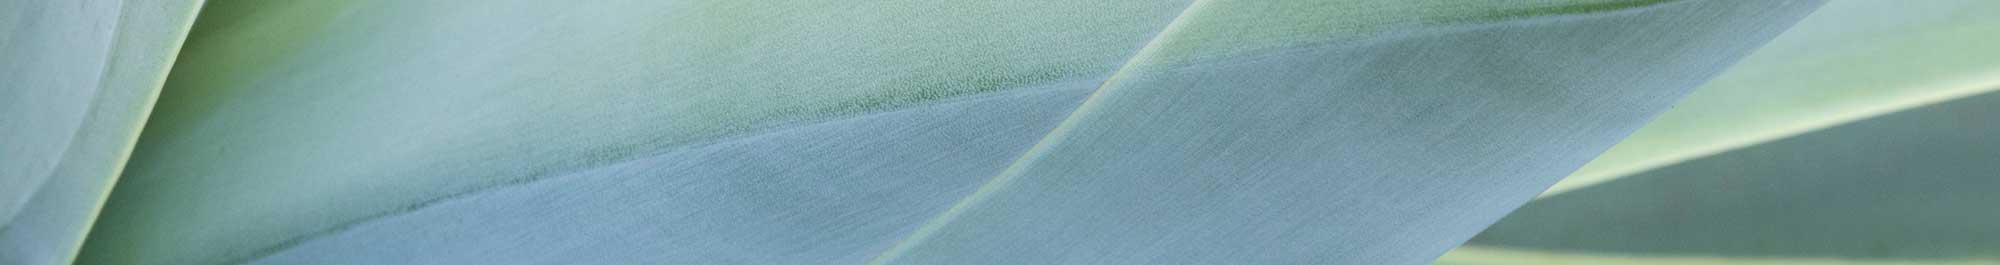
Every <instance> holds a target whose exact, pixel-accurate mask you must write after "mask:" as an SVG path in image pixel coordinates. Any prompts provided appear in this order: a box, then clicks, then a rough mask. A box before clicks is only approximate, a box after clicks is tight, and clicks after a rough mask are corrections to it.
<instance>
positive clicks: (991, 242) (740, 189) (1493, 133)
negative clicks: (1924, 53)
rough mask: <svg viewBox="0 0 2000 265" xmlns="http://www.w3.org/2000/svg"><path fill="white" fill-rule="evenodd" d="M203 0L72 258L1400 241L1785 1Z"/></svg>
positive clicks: (1772, 17)
mask: <svg viewBox="0 0 2000 265" xmlns="http://www.w3.org/2000/svg"><path fill="white" fill-rule="evenodd" d="M211 5H212V8H210V9H209V10H211V11H210V12H207V13H204V14H203V17H204V18H208V17H211V16H213V17H218V18H220V19H215V20H208V19H204V20H202V21H201V24H199V25H197V26H196V30H195V33H194V35H193V37H191V39H190V41H189V48H188V50H187V51H186V56H185V57H186V59H185V60H184V61H183V62H182V63H181V64H179V65H178V66H177V67H176V68H175V70H174V73H173V74H172V76H171V78H170V79H169V81H168V85H167V88H166V92H165V93H164V95H163V96H162V98H161V103H160V108H159V110H158V115H156V117H155V121H156V122H154V123H153V124H151V125H149V126H148V127H147V131H146V134H145V135H144V137H143V139H142V140H141V142H140V146H139V149H138V151H137V153H135V155H134V156H133V159H134V162H133V164H132V166H131V167H130V168H129V169H128V172H129V173H128V174H126V176H125V178H124V179H123V180H121V183H120V185H121V189H120V190H119V191H118V192H117V193H115V194H113V195H112V196H113V203H112V204H110V205H108V206H107V207H108V209H107V214H106V216H105V217H104V218H103V219H102V220H100V222H101V223H102V225H100V226H98V229H96V230H95V231H94V234H93V237H92V239H91V241H90V242H89V244H88V245H87V246H86V250H85V253H84V254H85V256H84V260H83V262H84V263H93V264H96V263H107V264H123V263H161V264H211V263H239V262H240V263H277V264H286V263H299V262H308V261H312V262H319V261H342V262H352V263H462V262H473V263H479V262H494V263H612V264H616V263H633V262H640V261H671V262H679V263H752V264H756V263H810V262H825V261H831V262H845V263H860V262H866V261H871V260H872V261H874V262H878V263H898V264H935V263H948V264H949V263H965V262H968V261H967V259H972V260H984V261H985V262H997V263H1097V262H1114V261H1116V262H1132V263H1147V262H1164V263H1218V262H1219V263H1241V262H1253V263H1256V262H1311V261H1321V262H1365V263H1421V262H1424V261H1428V260H1429V259H1430V258H1431V257H1434V256H1436V255H1438V253H1441V252H1443V251H1444V250H1445V249H1448V248H1450V247H1451V246H1452V245H1456V244H1457V243H1458V242H1460V241H1463V240H1464V239H1465V238H1467V237H1470V236H1471V235H1472V233H1474V232H1476V231H1477V230H1478V229H1479V228H1481V227H1483V226H1484V225H1485V224H1488V223H1490V222H1492V221H1494V220H1496V219H1498V218H1499V217H1500V215H1501V214H1502V213H1504V212H1506V211H1507V210H1508V209H1511V208H1513V207H1515V206H1518V205H1519V204H1520V203H1522V202H1524V201H1525V200H1527V199H1528V198H1530V197H1532V195H1533V194H1534V192H1536V191H1539V190H1540V189H1541V188H1543V187H1545V186H1546V185H1548V184H1549V183H1551V182H1553V181H1554V178H1556V177H1557V176H1561V175H1563V174H1564V173H1567V172H1569V170H1571V169H1574V168H1576V167H1577V166H1580V165H1582V164H1583V163H1584V162H1586V161H1588V160H1589V159H1590V158H1591V157H1593V156H1595V155H1596V154H1597V153H1598V152H1600V151H1602V150H1603V149H1604V148H1607V147H1609V146H1610V145H1611V144H1612V143H1614V142H1616V141H1617V140H1618V139H1619V138H1622V137H1624V136H1625V135H1626V134H1628V133H1629V132H1631V131H1632V130H1634V129H1636V128H1638V126H1639V125H1640V124H1642V123H1644V121H1645V120H1647V119H1648V118H1649V117H1651V116H1652V115H1654V114H1656V113H1658V112H1659V111H1662V110H1664V109H1665V108H1666V107H1667V106H1668V105H1669V104H1670V103H1671V102H1672V101H1673V100H1674V99H1677V98H1679V97H1680V95H1683V94H1684V93H1686V91H1688V89H1690V88H1693V87H1695V86H1696V85H1697V84H1700V83H1701V82H1703V81H1704V80H1707V79H1708V78H1709V77H1711V76H1712V75H1713V74H1715V73H1716V72H1717V71H1720V70H1721V69H1722V68H1723V67H1724V66H1727V65H1729V64H1731V63H1733V62H1735V61H1736V59H1737V58H1739V57H1740V56H1742V55H1743V54H1745V53H1747V52H1748V51H1749V50H1750V49H1751V48H1754V47H1756V46H1758V45H1760V44H1761V43H1762V42H1763V41H1764V40H1766V39H1768V38H1769V37H1770V36H1772V35H1775V34H1776V33H1777V32H1778V31H1779V30H1780V29H1783V28H1784V27H1786V26H1787V25H1789V24H1790V23H1791V21H1792V20H1795V19H1797V18H1798V17H1800V16H1803V15H1804V14H1805V13H1806V12H1808V11H1810V10H1811V9H1812V8H1813V6H1815V5H1816V3H1814V2H1732V1H1678V2H1660V1H1515V2H1478V3H1472V4H1457V2H1449V1H1417V2H1402V1H1209V0H1203V1H1198V2H1195V3H1188V2H1178V1H1082V2H1035V1H999V2H981V3H978V4H971V5H966V4H964V3H939V2H931V1H876V2H859V3H856V2H849V1H780V2H770V1H753V2H744V1H610V2H586V3H553V2H542V1H297V2H265V1H226V2H217V3H212V4H211ZM1343 14H1345V15H1343ZM1350 15H1351V16H1350ZM1142 47H1143V48H1142ZM1086 98H1087V99H1086ZM1078 102H1084V103H1081V104H1082V105H1077V104H1078ZM1551 135H1554V136H1560V137H1551ZM1356 154H1369V155H1356ZM1408 209H1428V210H1434V211H1409V210H1408ZM1186 211H1193V212H1192V213H1190V214H1189V215H1185V216H1183V215H1177V214H1178V213H1183V212H1186ZM1256 213H1268V214H1263V215H1259V214H1256ZM1411 220H1415V221H1411ZM1114 221H1116V222H1114ZM1133 224H1137V225H1133ZM392 239H393V240H392ZM1047 242H1062V244H1046V243H1047ZM1132 242H1170V243H1160V244H1134V243H1132ZM982 258H985V259H982Z"/></svg>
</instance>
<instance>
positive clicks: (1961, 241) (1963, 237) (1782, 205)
mask: <svg viewBox="0 0 2000 265" xmlns="http://www.w3.org/2000/svg"><path fill="white" fill-rule="evenodd" d="M1994 115H2000V93H1986V94H1982V95H1979V96H1974V97H1969V98H1964V99H1959V100H1953V101H1948V102H1945V103H1940V104H1935V105H1928V106H1924V107H1920V108H1916V109H1911V110H1906V111H1903V112H1897V113H1894V114H1889V115H1886V116H1880V117H1875V118H1870V119H1866V120H1862V121H1858V122H1853V123H1848V124H1843V125H1840V126H1835V127H1832V128H1828V129H1824V130H1818V131H1813V132H1810V133H1806V134H1801V135H1798V136H1793V137H1789V138H1785V139H1781V140H1777V141H1772V142H1768V143H1763V144H1759V145H1755V146H1751V147H1748V148H1743V149H1738V150H1732V151H1729V152H1724V153H1721V154H1716V155H1712V156H1708V157H1703V158H1699V159H1695V160H1690V161H1687V162H1684V163H1681V164H1676V165H1673V166H1668V167H1663V168H1659V169H1656V170H1652V171H1648V172H1646V173H1641V174H1637V175H1633V176H1628V177H1625V178H1621V179H1619V180H1617V181H1612V182H1607V183H1605V184H1601V185H1597V186H1592V187H1589V188H1584V189H1578V190H1576V191H1572V192H1569V193H1564V194H1561V195H1557V196H1552V197H1548V198H1544V199H1542V200H1538V201H1535V202H1533V203H1530V204H1528V205H1527V206H1526V207H1522V208H1521V209H1520V210H1518V211H1515V212H1514V213H1513V214H1510V215H1508V216H1507V218H1506V219H1503V220H1502V221H1500V222H1499V223H1498V224H1495V225H1494V226H1493V227H1492V228H1490V229H1488V230H1487V231H1485V232H1484V233H1482V234H1480V235H1479V237H1477V238H1474V239H1473V240H1472V242H1471V243H1469V245H1468V246H1471V247H1469V248H1472V249H1473V250H1471V252H1470V254H1460V253H1458V252H1454V254H1453V255H1447V256H1446V258H1445V259H1442V260H1440V262H1439V263H1440V264H1542V263H1543V262H1545V261H1561V260H1566V259H1570V260H1576V259H1582V260H1588V259H1587V258H1589V257H1597V258H1625V259H1637V260H1646V259H1664V260H1701V261H1703V262H1704V263H1705V264H1764V263H1774V262H1793V263H1808V262H1826V263H1828V264H1839V263H1852V264H1945V263H1980V264H1990V263H1992V262H1996V261H2000V260H1996V258H2000V252H1995V250H2000V242H1996V241H1993V240H1992V239H1993V238H2000V228H1996V227H1994V226H1993V225H1992V224H1995V223H2000V212H1995V211H1990V210H1986V209H1988V208H1991V207H1990V206H1992V205H2000V197H1996V196H1992V187H1996V186H2000V178H1994V177H1993V172H2000V164H1995V163H1991V161H2000V153H1996V152H1995V151H1994V150H2000V141H1994V140H1993V139H1992V136H1993V135H2000V124H1994V123H1992V122H1987V121H1989V120H1991V117H1993V116H1994ZM1494 256H1501V257H1505V256H1516V257H1517V258H1519V257H1535V256H1541V257H1538V258H1519V259H1518V260H1515V261H1513V262H1505V261H1507V260H1508V259H1494V260H1489V259H1486V258H1487V257H1494Z"/></svg>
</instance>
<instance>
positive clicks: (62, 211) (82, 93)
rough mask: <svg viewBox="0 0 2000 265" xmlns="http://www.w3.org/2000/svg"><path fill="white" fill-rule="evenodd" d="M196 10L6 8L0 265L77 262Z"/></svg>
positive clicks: (0, 58)
mask: <svg viewBox="0 0 2000 265" xmlns="http://www.w3.org/2000/svg"><path fill="white" fill-rule="evenodd" d="M199 4H200V2H199V1H6V2H4V3H0V80H5V81H0V264H63V263H68V262H69V260H70V259H72V258H74V257H75V256H76V253H77V249H78V248H79V247H80V246H81V245H82V244H83V241H84V235H85V233H86V232H87V231H89V230H90V225H91V224H92V220H93V219H95V217H96V216H97V214H98V209H99V208H100V206H101V205H103V203H104V200H105V196H107V194H108V193H109V192H110V190H111V185H112V183H113V182H115V181H116V179H117V177H118V175H119V171H120V170H121V169H123V168H124V166H125V161H126V157H127V155H128V154H129V153H130V152H131V150H132V147H133V141H134V140H135V139H137V138H138V137H139V129H140V127H141V126H142V124H143V123H145V120H146V118H147V115H148V113H149V112H150V111H151V108H152V105H153V100H154V98H155V97H156V96H157V95H158V94H157V93H158V92H159V89H160V85H161V84H160V83H161V82H162V81H163V80H164V79H165V78H166V77H165V75H166V73H167V69H168V68H169V67H170V66H171V65H172V64H173V59H174V58H175V54H176V53H177V52H178V50H179V49H180V46H181V40H182V39H183V38H184V37H186V34H187V30H188V25H189V24H190V23H192V20H193V19H194V12H195V9H196V8H197V7H198V6H199Z"/></svg>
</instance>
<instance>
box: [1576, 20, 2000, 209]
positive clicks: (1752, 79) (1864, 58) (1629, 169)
mask: <svg viewBox="0 0 2000 265" xmlns="http://www.w3.org/2000/svg"><path fill="white" fill-rule="evenodd" d="M1996 13H2000V2H1994V1H1983V0H1945V1H1836V2H1833V3H1832V4H1829V5H1827V6H1826V7H1825V8H1822V9H1820V10H1819V11H1815V12H1814V13H1813V15H1811V16H1809V17H1807V18H1806V19H1804V20H1802V21H1800V22H1799V24H1798V25H1797V26H1796V27H1794V28H1792V29H1790V30H1787V31H1786V32H1785V33H1784V34H1782V35H1779V37H1778V38H1777V39H1774V40H1772V41H1771V43H1770V44H1769V45H1767V46H1765V47H1764V48H1760V49H1759V50H1758V51H1757V52H1756V53H1754V54H1751V55H1750V56H1749V57H1746V58H1744V59H1743V62H1742V63H1739V64H1737V65H1735V66H1731V68H1730V70H1729V71H1727V72H1724V73H1723V75H1722V76H1718V77H1716V78H1715V80H1713V81H1710V82H1708V83H1707V84H1704V85H1702V87H1701V88H1699V89H1696V90H1695V92H1694V93H1692V94H1689V95H1688V96H1687V99H1684V100H1682V101H1681V103H1680V104H1677V105H1676V107H1675V108H1674V109H1673V110H1671V111H1668V112H1667V113H1664V114H1661V115H1660V117H1659V118H1658V119H1655V120H1654V121H1653V122H1651V123H1648V124H1646V127H1645V128H1642V129H1640V130H1639V131H1638V132H1636V133H1633V134H1632V137H1631V138H1628V139H1626V140H1625V141H1623V142H1619V143H1618V145H1617V146H1614V147H1612V148H1611V150H1609V151H1605V153H1604V155H1603V156H1600V157H1598V158H1597V159H1596V160H1594V161H1591V163H1590V164H1588V165H1585V166H1584V167H1583V168H1582V169H1579V170H1577V172H1576V173H1575V174H1572V175H1571V176H1569V177H1568V178H1565V179H1563V181H1562V182H1559V183H1557V184H1556V185H1555V186H1554V187H1551V188H1549V191H1548V192H1546V193H1544V194H1543V196H1551V195H1555V194H1561V193H1563V192H1567V191H1570V190H1574V189H1577V188H1582V187H1587V186H1590V185H1592V184H1596V183H1600V182H1604V181H1609V180H1613V179H1617V178H1618V177H1622V176H1626V175H1632V174H1638V173H1640V172H1644V171H1646V170H1649V169H1653V168H1658V167H1662V166H1667V165H1672V164H1674V163H1679V162H1681V161H1685V160H1690V159H1697V158H1701V157H1704V156H1707V155H1713V154H1717V153H1721V152H1724V151H1728V150H1731V149H1736V148H1742V147H1746V146H1750V145H1755V144H1758V143H1762V142H1766V141H1771V140H1776V139H1781V138H1785V137H1789V136H1792V135H1798V134H1801V133H1806V132H1810V131H1813V130H1818V129H1822V128H1827V127H1830V126H1834V125H1839V124H1842V123H1847V122H1853V121H1856V120H1860V119H1865V118H1868V117H1873V116H1876V115H1882V114H1885V113H1890V112H1895V111H1898V110H1904V109H1910V108H1915V107H1921V106H1924V105H1928V104H1933V103H1937V102H1942V101H1946V100H1950V99H1954V98H1960V97H1966V96H1971V95H1975V94H1979V93H1984V92H1987V91H1993V90H1994V89H2000V79H1996V78H1995V77H1996V76H2000V50H1996V49H1993V48H1991V47H2000V34H1994V33H1995V32H2000V17H1995V16H1993V15H1992V14H1996Z"/></svg>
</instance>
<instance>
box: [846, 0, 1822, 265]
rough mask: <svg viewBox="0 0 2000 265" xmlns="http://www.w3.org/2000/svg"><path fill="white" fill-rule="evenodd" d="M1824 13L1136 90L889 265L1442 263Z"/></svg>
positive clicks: (1534, 39) (1634, 12)
mask: <svg viewBox="0 0 2000 265" xmlns="http://www.w3.org/2000/svg"><path fill="white" fill-rule="evenodd" d="M1262 3H1263V2H1250V1H1246V2H1231V1H1203V2H1198V3H1197V4H1196V5H1194V7H1192V8H1191V10H1190V11H1188V12H1189V14H1190V16H1192V17H1200V15H1196V14H1201V13H1205V12H1224V13H1225V14H1226V13H1227V12H1233V11H1237V10H1241V9H1239V8H1251V7H1258V6H1260V4H1262ZM1301 4H1302V5H1305V4H1304V3H1303V2H1301ZM1812 6H1813V5H1811V4H1805V3H1791V4H1787V3H1781V2H1732V1H1689V2H1679V3H1674V4H1668V5H1658V6H1650V7H1645V8H1637V9H1630V10H1618V11H1613V12H1603V13H1596V14H1591V15H1585V16H1552V17H1540V18H1536V19H1529V20H1518V21H1506V22H1505V23H1495V24H1487V25H1475V26H1466V27H1460V28H1455V29H1449V30H1442V31H1427V32H1426V31H1419V32H1399V33H1403V34H1385V35H1383V36H1382V38H1380V39H1371V40H1369V41H1364V42H1334V43H1321V44H1318V45H1310V46H1302V47H1297V48H1295V49H1290V50H1283V51H1277V52H1271V53H1268V54H1264V55H1262V56H1256V57H1248V58H1238V59H1235V60H1226V61H1217V62H1211V63H1204V64H1193V65H1186V66H1181V67H1174V68H1167V69H1160V70H1157V71H1136V72H1122V73H1121V75H1119V76H1114V77H1112V80H1111V81H1109V82H1107V83H1106V87H1105V88H1104V89H1103V90H1101V91H1099V92H1098V93H1097V94H1096V95H1094V96H1093V97H1092V98H1091V99H1090V100H1089V101H1086V102H1085V103H1084V104H1083V106H1081V107H1079V109H1078V110H1077V112H1076V113H1075V114H1072V116H1071V117H1070V118H1069V119H1068V120H1066V121H1065V123H1064V124H1063V125H1061V126H1060V127H1058V128H1057V129H1056V131H1055V132H1054V133H1052V134H1051V135H1050V136H1049V137H1048V138H1047V139H1045V140H1043V142H1042V143H1040V144H1039V145H1038V146H1037V147H1036V148H1035V149H1031V150H1030V151H1028V153H1027V154H1026V155H1024V156H1023V157H1022V158H1021V160H1018V161H1016V162H1015V164H1014V165H1013V166H1012V167H1010V168H1009V169H1008V170H1007V172H1005V173H1002V174H1001V175H999V176H998V177H997V178H996V179H995V180H993V181H991V182H989V183H988V184H985V185H983V186H982V187H981V189H980V190H979V191H977V192H975V194H974V195H973V197H969V198H967V199H966V200H965V201H962V202H960V203H959V204H958V205H955V206H954V208H953V209H952V210H951V211H948V212H947V213H946V214H945V215H942V216H940V218H938V219H936V220H933V221H932V222H931V223H929V224H927V225H926V227H925V228H923V229H920V230H918V231H917V233H916V234H914V235H912V236H911V238H909V239H905V240H904V241H902V242H899V245H898V247H897V248H895V249H892V250H891V251H890V252H888V253H884V254H883V257H881V258H878V259H877V260H876V261H875V263H881V264H961V263H978V264H1238V263H1243V264H1293V263H1334V264H1349V263H1352V264H1413V263H1424V262H1428V261H1430V260H1431V259H1432V258H1434V257H1436V256H1437V255H1439V254H1442V253H1443V252H1444V251H1445V250H1448V249H1450V248H1451V247H1453V246H1455V245H1457V243H1459V242H1462V240H1464V238H1465V237H1466V236H1467V234H1468V233H1469V232H1471V231H1474V230H1478V229H1480V228H1481V227H1483V226H1485V225H1486V224H1488V223H1489V222H1492V221H1493V220H1495V219H1498V218H1499V217H1500V216H1501V215H1502V214H1504V213H1505V212H1506V211H1507V210H1509V209H1511V208H1512V207H1515V206H1517V205H1519V203H1522V202H1525V201H1526V200H1527V199H1528V198H1531V197H1532V196H1533V194H1535V193H1536V192H1538V191H1540V190H1541V189H1542V188H1544V187H1545V185H1547V184H1549V183H1553V182H1554V181H1555V179H1556V178H1557V176H1561V175H1563V173H1567V172H1568V171H1569V170H1571V169H1574V168H1575V167H1577V166H1580V165H1582V164H1583V163H1584V162H1586V161H1588V160H1589V158H1590V157H1592V156H1594V155H1596V154H1597V152H1599V151H1601V150H1603V148H1607V147H1609V146H1610V145H1611V144H1613V143H1615V142H1617V140H1618V139H1619V138H1622V137H1623V136H1625V135H1626V134H1627V133H1629V132H1630V131H1631V130H1634V129H1637V128H1638V126H1639V125H1640V124H1642V123H1643V122H1644V121H1645V120H1646V118H1648V117H1650V116H1651V115H1653V114H1655V113H1657V112H1658V111H1661V110H1663V109H1664V108H1665V107H1666V106H1667V105H1668V104H1670V103H1671V102H1672V100H1673V99H1676V98H1678V97H1679V95H1681V94H1682V93H1685V92H1686V91H1687V90H1688V89H1691V88H1693V87H1694V86H1695V85H1697V84H1699V82H1701V81H1703V80H1706V79H1707V78H1708V77H1710V76H1711V75H1713V74H1715V73H1716V72H1718V71H1720V69H1721V67H1720V66H1723V65H1728V64H1729V63H1731V62H1733V61H1734V60H1735V59H1736V58H1738V57H1739V56H1741V55H1743V54H1746V53H1747V52H1748V51H1749V50H1751V49H1752V48H1755V47H1756V46H1758V45H1760V44H1762V42H1761V41H1760V40H1762V39H1766V38H1769V37H1771V36H1774V35H1776V33H1777V32H1778V31H1779V30H1780V29H1782V28H1784V27H1785V26H1786V25H1788V24H1789V23H1790V22H1792V20H1794V19H1797V18H1798V17H1800V16H1803V15H1804V14H1805V13H1806V12H1807V11H1810V10H1811V8H1812ZM1242 14H1244V15H1246V16H1249V14H1252V13H1242ZM1238 21H1245V20H1238ZM1284 22H1285V21H1283V20H1275V21H1271V23H1284ZM1183 23H1184V24H1183ZM1204 23H1211V22H1210V21H1206V20H1183V21H1177V22H1176V27H1174V28H1169V31H1168V32H1166V33H1164V34H1163V35H1162V38H1167V39H1168V40H1170V41H1171V40H1174V38H1176V37H1178V35H1176V34H1177V33H1179V32H1180V31H1177V30H1180V29H1184V28H1198V27H1206V26H1205V25H1206V24H1204ZM1213 23H1231V22H1229V21H1221V22H1213ZM1251 23H1255V22H1251ZM1168 43H1169V45H1170V43H1172V42H1168ZM1149 48H1150V47H1149ZM1161 49H1162V50H1167V49H1165V48H1161ZM1149 50H1153V49H1149ZM1138 58H1139V59H1141V60H1145V59H1150V58H1153V57H1148V54H1143V53H1142V54H1141V55H1140V56H1139V57H1138ZM1142 65H1143V64H1142ZM1024 220H1032V221H1024ZM1048 242H1060V243H1059V244H1049V243H1048Z"/></svg>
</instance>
